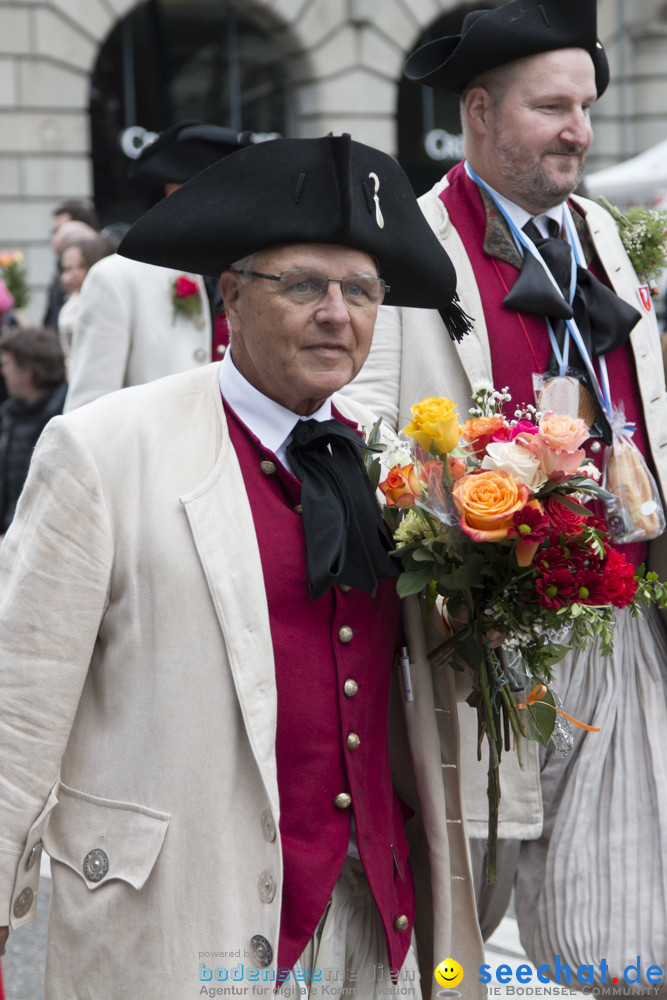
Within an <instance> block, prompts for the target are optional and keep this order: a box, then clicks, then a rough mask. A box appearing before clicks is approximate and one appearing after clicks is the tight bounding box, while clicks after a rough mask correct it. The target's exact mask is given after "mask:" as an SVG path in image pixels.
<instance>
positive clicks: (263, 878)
mask: <svg viewBox="0 0 667 1000" xmlns="http://www.w3.org/2000/svg"><path fill="white" fill-rule="evenodd" d="M257 890H258V892H259V898H260V899H261V901H262V902H263V903H271V902H273V897H274V896H275V894H276V880H275V877H274V875H273V872H270V871H269V870H268V868H265V869H264V871H263V872H262V874H261V875H260V876H259V879H258V881H257Z"/></svg>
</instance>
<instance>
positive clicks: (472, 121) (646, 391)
mask: <svg viewBox="0 0 667 1000" xmlns="http://www.w3.org/2000/svg"><path fill="white" fill-rule="evenodd" d="M405 73H406V76H407V77H408V78H409V79H412V80H414V81H417V82H420V83H422V84H424V85H426V86H432V87H436V88H441V89H443V90H446V91H449V92H454V93H457V94H459V95H460V98H461V112H462V121H463V133H464V148H465V157H466V158H465V160H464V162H462V163H459V164H458V165H457V166H455V167H454V168H453V169H452V170H450V172H449V173H448V174H447V175H446V176H445V177H444V178H442V179H441V180H440V181H439V182H438V183H437V184H436V185H435V187H434V188H433V189H432V190H431V191H429V192H428V193H427V194H425V195H424V196H423V197H422V198H421V199H420V203H421V207H422V210H423V211H424V213H425V215H426V217H427V219H428V220H429V222H430V224H431V226H432V228H433V230H434V231H435V232H436V234H437V235H438V237H439V239H440V241H441V243H442V245H443V246H445V247H446V249H447V251H448V253H449V255H450V257H451V258H452V260H453V261H454V264H455V267H456V271H457V278H458V291H459V294H460V296H461V301H462V305H463V308H464V309H465V311H466V313H468V314H469V316H470V317H472V320H473V324H474V329H473V331H472V333H471V334H470V335H469V336H468V337H466V338H464V339H463V341H462V342H461V343H460V344H456V343H453V342H452V341H451V340H450V338H449V337H448V336H447V335H446V331H445V330H444V328H443V326H442V324H441V323H440V321H439V319H438V316H437V315H436V314H434V313H429V314H428V317H426V316H424V314H421V313H417V312H416V311H415V310H412V309H382V310H380V313H381V316H380V318H379V319H378V324H377V327H376V335H375V341H374V345H373V349H372V351H371V355H370V358H369V360H368V362H367V363H366V365H365V367H364V369H363V371H362V372H361V374H360V376H359V377H358V378H357V379H356V380H355V382H354V383H353V385H352V386H351V392H352V394H353V395H356V396H358V398H359V399H364V400H365V401H367V402H368V403H369V405H372V407H373V408H374V410H375V411H376V412H382V413H383V414H384V415H385V416H386V417H387V418H388V419H389V420H390V422H391V423H392V424H393V425H395V426H397V427H402V426H404V425H405V424H406V423H407V422H408V420H409V419H410V406H411V405H412V404H413V403H415V402H416V401H418V400H419V399H422V398H423V397H426V396H431V395H433V396H439V395H444V396H449V397H451V398H452V399H454V400H455V401H456V402H457V404H458V406H459V410H460V412H461V413H462V414H463V415H466V409H467V407H468V405H469V403H468V400H470V397H471V393H472V391H473V390H474V388H475V387H476V385H478V384H479V383H480V382H485V383H487V384H488V383H492V384H493V385H494V386H495V387H496V388H497V389H500V388H502V387H505V386H508V387H509V390H510V392H511V395H512V402H511V404H508V409H507V416H508V417H510V418H511V417H512V416H513V414H514V410H515V408H516V407H517V406H520V405H522V404H527V403H533V402H535V401H537V402H538V404H539V405H541V408H542V409H543V410H547V409H551V410H556V411H557V412H558V411H559V412H564V408H563V404H562V402H561V401H559V402H558V403H557V405H556V404H553V403H552V404H551V405H550V404H548V403H547V402H546V399H547V397H546V396H542V397H539V398H538V397H536V396H535V391H536V390H535V389H534V384H535V383H534V376H537V377H538V378H539V377H540V376H541V377H542V379H543V382H542V383H541V384H542V385H543V386H546V387H547V388H549V385H550V386H551V391H555V390H556V389H558V388H559V387H560V389H564V388H566V387H569V388H571V389H573V390H574V395H575V397H576V400H577V405H576V406H575V407H574V408H573V411H572V412H573V415H575V416H576V415H579V414H581V415H583V411H584V410H585V405H588V407H589V410H590V412H591V414H592V415H591V417H590V418H589V420H588V422H589V424H590V423H591V422H592V426H591V434H592V436H593V441H592V445H591V448H590V453H591V457H592V458H593V459H594V460H595V461H596V463H597V464H598V466H601V465H602V458H603V456H604V453H605V448H606V446H607V445H609V443H610V441H611V439H612V434H611V427H610V419H609V418H610V416H612V414H613V407H614V406H619V405H620V404H621V403H622V404H623V407H624V411H625V420H626V421H627V422H628V423H630V424H634V426H635V428H636V429H635V432H634V436H633V441H634V443H635V445H636V446H637V448H638V449H639V451H640V452H641V453H642V454H643V456H644V458H645V459H646V461H647V463H648V465H649V467H650V468H652V471H653V472H654V474H655V476H656V479H657V480H658V483H659V484H660V485H661V488H662V490H663V494H664V490H665V485H666V484H667V424H666V422H665V421H666V418H667V398H666V395H665V384H664V376H663V370H662V362H661V356H660V339H659V336H658V330H657V325H656V320H655V313H654V310H653V307H652V305H651V300H650V296H649V295H648V289H647V288H645V287H642V286H640V282H639V280H638V278H637V276H636V274H635V272H634V270H633V268H632V265H631V263H630V261H629V259H628V257H627V255H626V253H625V251H624V249H623V246H622V244H621V241H620V239H619V236H618V233H617V231H616V226H615V223H614V222H613V220H612V218H611V216H610V215H609V214H608V213H607V212H606V211H605V210H604V209H602V208H601V207H600V206H599V205H596V204H594V203H592V202H591V201H588V200H587V199H584V198H578V197H574V196H572V192H573V191H574V190H575V188H576V187H577V185H578V183H579V181H580V179H581V176H582V171H583V168H584V164H585V160H586V155H587V153H588V151H589V148H590V146H591V142H592V129H591V122H590V108H591V105H592V104H593V103H594V102H595V100H596V99H597V98H599V97H600V96H601V94H602V93H603V92H604V90H605V88H606V87H607V84H608V82H609V70H608V64H607V59H606V56H605V53H604V50H603V47H602V45H601V43H600V41H599V40H598V38H597V24H596V6H595V0H585V2H582V0H541V2H539V3H537V2H533V0H510V2H509V3H506V4H504V5H503V6H501V7H499V8H497V9H496V10H491V11H490V10H482V11H474V12H471V13H469V14H467V15H466V17H465V19H464V21H463V25H462V29H461V33H460V35H457V36H452V37H447V38H440V39H436V40H434V41H432V42H430V43H428V44H426V45H424V46H423V47H421V48H420V49H418V50H417V51H416V52H414V53H413V54H412V55H411V56H410V58H409V59H408V61H407V64H406V69H405ZM524 227H525V228H524ZM547 237H551V238H549V239H547ZM559 279H560V280H559ZM578 345H580V347H579V346H578ZM568 351H569V353H568ZM539 384H540V383H539V382H538V386H539ZM547 395H548V393H547ZM582 401H583V402H582ZM612 419H613V416H612ZM622 422H623V421H622V420H621V423H622ZM650 538H651V534H650V533H647V535H646V536H645V538H644V539H643V540H642V541H641V542H636V543H635V544H633V545H632V546H624V548H625V550H626V554H627V555H628V556H630V557H631V558H632V559H633V560H634V561H635V562H636V563H637V564H638V563H640V562H641V561H643V560H644V558H645V557H646V555H647V548H648V546H647V544H646V543H647V541H648V540H649V539H650ZM654 546H655V543H653V547H654ZM628 550H631V551H628ZM649 554H651V555H652V554H653V553H649ZM666 653H667V645H666V643H665V637H664V633H663V628H662V625H661V622H660V621H659V619H658V617H657V614H649V615H647V617H646V619H645V620H641V621H639V620H636V619H630V618H629V616H628V614H627V612H621V613H618V615H617V621H616V640H615V653H614V656H613V657H609V658H602V657H601V655H600V650H599V647H598V646H593V647H592V648H591V649H589V650H587V651H586V652H585V653H583V654H582V653H578V654H577V653H574V654H571V655H569V656H568V657H566V658H565V660H563V661H562V663H561V664H559V665H558V666H557V668H556V689H557V690H558V692H559V694H560V696H561V698H562V700H563V702H564V703H565V706H566V708H567V710H568V712H570V713H572V714H573V715H574V716H575V717H576V718H578V719H580V720H582V721H583V722H591V720H592V719H593V718H594V720H595V725H598V726H600V727H601V732H600V733H599V734H597V733H596V734H590V733H589V734H586V735H582V734H581V730H577V731H576V733H575V735H574V750H573V752H572V753H571V754H570V755H569V756H567V757H565V758H561V757H559V756H558V755H557V754H556V752H555V750H554V749H553V747H552V746H550V747H549V749H548V750H547V752H546V755H545V757H544V759H543V760H542V762H541V776H540V779H541V780H540V782H538V781H537V780H536V779H537V760H536V755H535V756H534V757H533V764H534V765H535V766H534V767H533V768H530V767H529V768H528V770H527V771H525V772H524V773H520V772H519V769H518V768H516V765H515V763H514V761H515V758H516V754H513V753H506V754H505V755H504V757H503V761H502V764H501V783H502V794H503V799H502V802H501V833H500V835H501V838H502V837H504V838H505V839H504V840H503V841H501V847H502V848H503V850H501V851H500V852H499V861H498V868H499V873H500V874H499V882H498V883H497V885H496V887H495V888H494V889H493V890H492V891H490V892H489V890H488V888H487V887H486V886H485V885H484V877H483V856H484V851H485V847H484V840H483V838H485V834H486V812H487V803H486V794H485V793H486V774H485V765H484V763H480V764H477V762H476V759H475V753H474V740H475V737H476V733H475V732H473V731H472V730H473V729H474V726H475V716H474V713H473V712H471V711H470V708H469V707H468V706H467V705H462V706H461V722H462V725H463V726H464V727H465V728H466V730H467V732H468V737H469V740H470V747H469V749H468V751H467V752H466V751H465V748H464V749H463V751H462V755H463V758H464V766H465V762H466V760H467V761H468V764H469V769H470V772H471V773H470V774H469V775H467V776H466V775H465V774H464V781H463V787H464V789H467V790H468V796H467V798H468V801H467V803H466V809H467V815H468V820H469V829H470V832H471V835H472V837H473V840H472V847H473V858H477V864H478V869H479V871H478V878H479V886H478V897H479V899H478V902H479V905H480V912H481V920H482V927H483V931H484V932H485V935H486V936H488V935H489V934H490V933H491V931H492V930H493V928H494V926H495V925H496V924H497V922H498V921H499V920H500V919H501V916H502V913H503V911H504V909H505V906H506V904H507V901H508V899H509V893H510V889H511V885H512V877H513V874H514V869H515V867H516V854H517V850H518V842H519V841H523V845H522V847H521V856H520V862H519V865H518V872H519V875H518V881H517V886H516V908H517V915H518V920H519V925H520V930H521V934H522V941H523V943H524V947H525V948H526V950H527V952H528V955H529V957H530V958H531V959H532V960H533V961H535V962H536V963H540V962H547V963H548V961H549V957H551V960H552V961H553V956H554V954H560V955H561V957H562V959H563V961H567V962H568V963H569V964H570V966H571V967H573V968H576V967H577V966H578V965H580V964H582V963H585V962H590V961H592V956H597V955H608V956H612V955H613V956H615V958H617V959H618V960H619V961H621V960H623V959H626V958H627V961H625V962H623V965H627V962H629V961H631V960H632V961H636V956H637V955H642V956H644V955H646V956H647V957H648V956H650V959H651V961H658V962H660V964H661V965H662V966H663V967H664V965H665V962H664V961H661V960H664V959H665V957H666V954H665V948H666V944H665V942H666V941H667V866H665V865H664V864H663V863H662V862H663V861H664V860H665V859H666V858H667V809H666V807H665V805H663V804H662V803H661V802H659V801H658V800H657V797H656V795H655V791H654V789H655V786H656V782H657V780H659V777H660V776H661V775H662V774H663V773H664V770H665V767H667V745H666V743H665V740H664V738H663V737H661V736H660V733H661V728H660V727H661V725H662V726H663V727H664V721H663V722H662V723H661V721H660V720H661V719H662V720H664V717H665V713H666V705H665V695H664V689H663V668H662V667H661V666H660V665H661V664H664V663H665V662H666ZM529 747H532V749H533V751H534V750H535V744H530V745H529ZM540 785H541V789H540ZM475 790H476V792H477V793H478V794H476V795H475V794H474V792H475ZM540 790H541V793H542V796H543V799H544V811H543V820H544V822H543V832H542V833H541V834H540V830H539V827H540V820H541V818H542V817H541V811H540ZM503 810H504V812H503ZM575 817H576V820H575ZM621 824H622V826H623V829H622V835H619V830H620V828H621ZM615 833H616V834H617V836H618V842H617V843H616V844H615V842H614V834H615ZM475 838H477V839H475ZM623 845H627V846H623ZM630 845H632V846H631V847H630ZM630 856H631V857H632V859H633V862H632V863H630ZM636 858H639V859H645V860H640V861H639V862H637V863H634V859H636ZM639 900H642V903H641V910H640V906H639V903H638V901H639ZM622 967H623V966H622V965H621V968H622Z"/></svg>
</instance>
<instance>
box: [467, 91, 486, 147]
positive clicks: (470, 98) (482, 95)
mask: <svg viewBox="0 0 667 1000" xmlns="http://www.w3.org/2000/svg"><path fill="white" fill-rule="evenodd" d="M490 111H491V98H490V97H489V92H488V90H485V88H484V87H471V88H470V90H469V91H468V93H467V94H466V99H465V115H466V119H467V120H468V122H469V124H470V127H471V128H472V129H473V130H474V131H475V132H476V133H477V134H478V135H485V134H486V132H487V129H488V127H489V113H490Z"/></svg>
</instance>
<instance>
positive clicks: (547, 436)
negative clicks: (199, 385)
mask: <svg viewBox="0 0 667 1000" xmlns="http://www.w3.org/2000/svg"><path fill="white" fill-rule="evenodd" d="M538 431H539V435H540V437H541V438H542V440H543V441H546V443H547V444H548V445H549V447H550V448H553V450H554V451H567V452H573V451H576V450H577V448H580V447H581V445H582V444H583V443H584V441H587V440H588V437H589V433H588V427H587V426H586V422H585V421H584V420H582V419H581V417H570V416H568V415H567V414H562V413H545V414H544V416H543V417H542V419H541V420H540V423H539V427H538Z"/></svg>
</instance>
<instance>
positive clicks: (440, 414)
mask: <svg viewBox="0 0 667 1000" xmlns="http://www.w3.org/2000/svg"><path fill="white" fill-rule="evenodd" d="M411 412H412V420H411V421H410V423H409V424H408V426H407V427H404V428H403V433H404V434H408V435H409V436H410V437H411V438H414V439H415V441H416V442H417V444H418V445H419V446H420V447H422V448H423V449H424V451H435V452H437V453H438V454H439V455H444V454H446V453H447V452H449V451H451V450H452V448H455V447H456V445H457V444H458V442H459V433H460V428H459V418H458V414H457V413H456V403H454V402H453V401H452V400H451V399H442V398H440V397H438V398H436V397H429V398H428V399H422V401H421V403H415V405H414V406H413V407H411Z"/></svg>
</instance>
